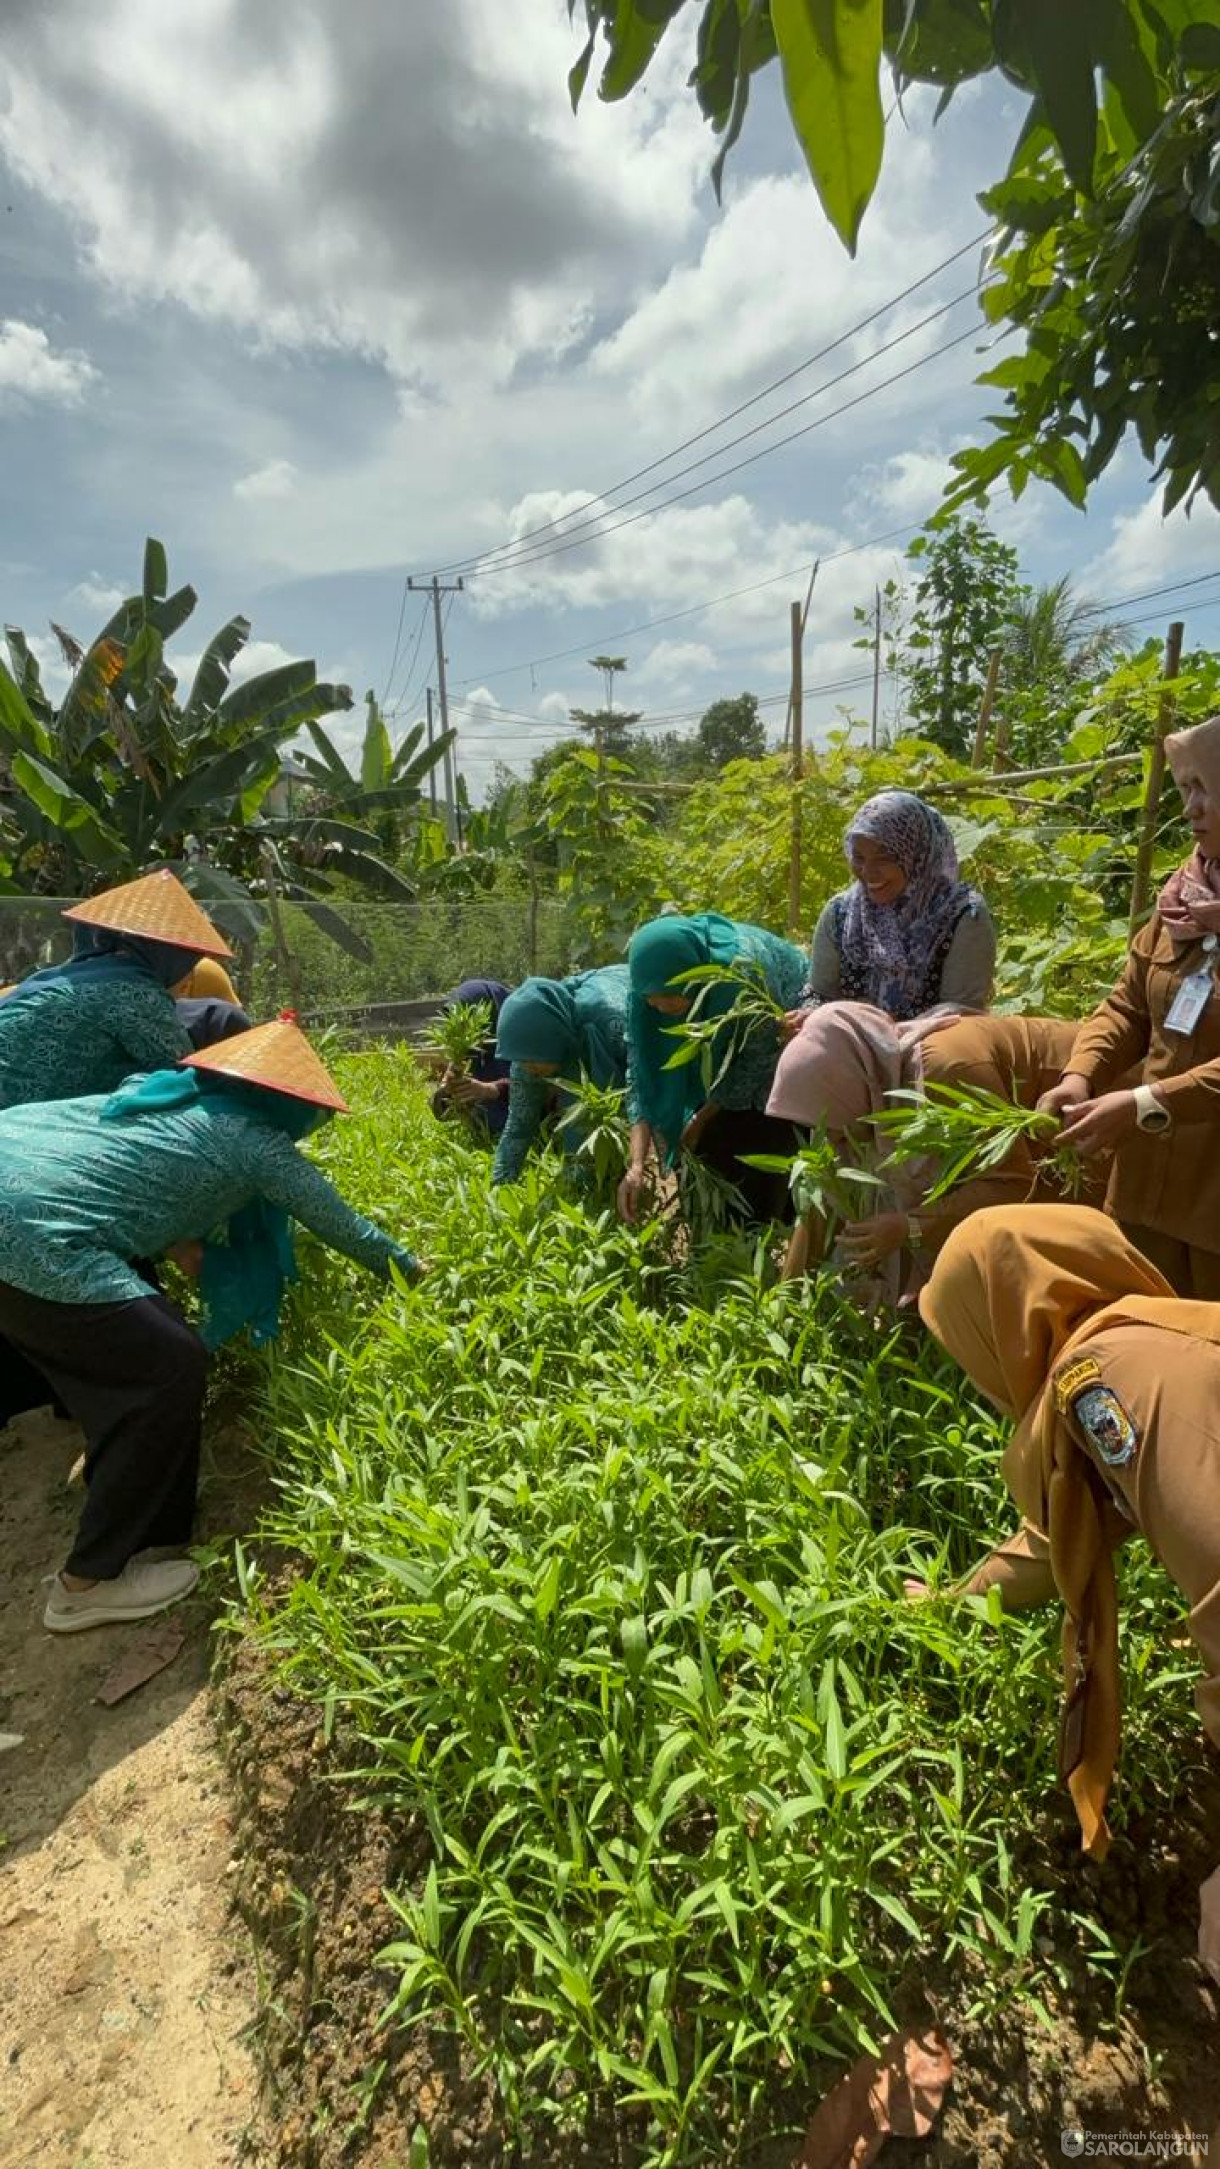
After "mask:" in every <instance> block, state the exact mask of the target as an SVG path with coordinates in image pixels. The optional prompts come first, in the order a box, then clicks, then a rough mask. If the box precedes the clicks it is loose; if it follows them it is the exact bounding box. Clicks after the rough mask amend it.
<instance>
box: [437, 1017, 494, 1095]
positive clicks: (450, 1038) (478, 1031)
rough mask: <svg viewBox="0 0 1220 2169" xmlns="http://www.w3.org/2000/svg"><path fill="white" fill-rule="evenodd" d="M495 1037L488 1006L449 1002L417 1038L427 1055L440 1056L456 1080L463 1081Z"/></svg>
mask: <svg viewBox="0 0 1220 2169" xmlns="http://www.w3.org/2000/svg"><path fill="white" fill-rule="evenodd" d="M493 1037H494V1034H493V1031H492V1013H491V1003H490V1002H451V1003H450V1005H449V1007H448V1008H447V1009H445V1010H442V1012H441V1014H440V1015H439V1016H438V1017H433V1018H432V1020H431V1022H430V1023H429V1024H428V1025H426V1026H425V1028H424V1030H423V1031H422V1032H421V1034H420V1045H421V1047H422V1048H423V1049H424V1051H425V1052H426V1053H428V1054H434V1055H443V1056H444V1059H445V1062H446V1065H447V1067H448V1069H449V1071H450V1072H451V1074H452V1075H453V1076H455V1077H464V1076H465V1075H466V1074H467V1072H468V1070H469V1069H470V1066H471V1063H472V1062H473V1061H474V1059H475V1056H476V1055H477V1054H478V1053H479V1052H480V1050H481V1049H482V1048H484V1047H486V1046H487V1044H488V1042H489V1041H490V1040H491V1039H492V1038H493Z"/></svg>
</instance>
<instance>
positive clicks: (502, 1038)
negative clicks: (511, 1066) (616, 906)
mask: <svg viewBox="0 0 1220 2169" xmlns="http://www.w3.org/2000/svg"><path fill="white" fill-rule="evenodd" d="M612 976H617V977H619V978H624V979H625V977H626V972H625V970H624V967H623V966H622V965H621V964H610V965H607V966H605V968H604V969H603V970H601V971H591V972H576V973H574V975H573V976H572V978H570V979H526V980H524V981H523V982H522V984H521V985H520V986H519V987H518V988H517V989H516V992H515V993H513V994H510V995H509V997H508V999H507V1001H506V1002H505V1004H504V1006H503V1008H502V1009H501V1011H500V1021H499V1024H498V1026H497V1029H496V1053H497V1055H498V1056H499V1057H500V1059H501V1061H503V1062H553V1063H554V1064H555V1066H556V1068H557V1069H558V1071H559V1074H560V1076H561V1077H570V1078H572V1079H575V1078H577V1077H578V1076H579V1075H580V1073H581V1071H582V1070H583V1071H585V1072H586V1073H587V1075H588V1076H590V1077H591V1078H592V1079H593V1082H594V1084H595V1085H621V1084H622V1082H623V1078H624V1074H625V1067H626V1064H625V1052H626V1050H625V1045H624V1042H623V1038H622V1028H621V1024H620V1027H619V1031H618V1032H617V1033H616V1032H615V1030H614V1017H613V1011H612V1009H611V1007H610V1005H609V1004H608V1003H607V1002H606V1001H605V1000H604V999H602V997H603V996H604V995H606V994H608V993H609V992H610V989H609V988H608V987H607V986H606V985H605V982H606V981H608V980H609V979H611V977H612ZM620 1000H621V996H620Z"/></svg>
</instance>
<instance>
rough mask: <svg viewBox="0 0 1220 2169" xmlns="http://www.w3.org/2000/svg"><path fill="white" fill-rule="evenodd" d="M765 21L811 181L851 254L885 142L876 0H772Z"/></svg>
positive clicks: (879, 2)
mask: <svg viewBox="0 0 1220 2169" xmlns="http://www.w3.org/2000/svg"><path fill="white" fill-rule="evenodd" d="M771 20H772V23H773V25H774V28H775V37H776V43H777V44H778V46H779V54H780V61H781V64H782V67H783V74H784V92H785V96H786V97H787V100H788V110H789V112H790V113H791V115H792V121H793V126H794V127H795V129H796V132H797V135H798V136H799V137H800V141H801V148H802V149H803V151H804V153H805V157H806V159H807V161H808V164H809V171H810V173H811V174H812V176H813V184H814V187H815V188H816V189H817V192H818V195H819V197H820V198H821V202H822V208H823V210H824V211H825V213H826V216H827V218H828V219H829V220H830V222H831V225H832V226H833V227H834V229H835V231H836V233H837V234H838V236H839V238H840V240H841V241H842V242H843V243H844V245H845V247H847V248H848V249H850V251H851V253H852V254H853V256H854V254H855V251H856V242H857V240H858V239H859V234H860V221H861V219H862V218H863V216H864V213H865V211H866V210H867V208H868V205H869V201H870V199H871V197H872V193H873V190H874V189H875V187H876V185H877V176H878V174H879V173H880V171H881V154H882V151H883V149H884V145H885V119H884V115H883V113H882V109H881V83H880V71H881V32H882V0H771Z"/></svg>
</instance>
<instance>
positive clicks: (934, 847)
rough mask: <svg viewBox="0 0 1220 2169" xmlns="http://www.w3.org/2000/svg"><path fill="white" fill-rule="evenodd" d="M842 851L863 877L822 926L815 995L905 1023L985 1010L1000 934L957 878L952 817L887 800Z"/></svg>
mask: <svg viewBox="0 0 1220 2169" xmlns="http://www.w3.org/2000/svg"><path fill="white" fill-rule="evenodd" d="M843 847H844V850H845V852H846V854H847V863H848V865H849V866H850V868H851V870H852V873H853V875H854V877H855V878H854V880H853V882H852V885H851V887H850V888H848V889H843V890H841V891H840V893H839V894H838V895H837V896H832V897H831V899H830V902H829V903H828V904H827V906H826V908H825V910H824V911H823V913H822V916H821V918H820V919H819V920H818V923H817V927H816V929H815V931H814V936H813V967H812V970H811V973H810V978H809V986H808V989H807V992H808V993H809V995H811V996H812V998H813V999H814V1000H815V1001H819V1002H832V1001H837V1000H839V999H840V998H841V997H845V998H846V999H847V1000H848V1001H853V1002H871V1003H873V1004H874V1005H875V1006H876V1007H877V1008H878V1009H884V1010H886V1011H887V1012H888V1014H889V1015H890V1016H891V1017H893V1018H894V1019H895V1020H896V1021H897V1022H898V1023H900V1024H902V1023H906V1022H908V1021H909V1020H910V1019H911V1018H912V1017H918V1016H921V1015H922V1014H923V1013H924V1011H925V1010H928V1009H934V1008H936V1007H937V1006H938V1005H939V1004H941V1003H945V1002H948V1003H952V1005H953V1007H954V1008H955V1009H964V1010H974V1009H986V1007H987V1004H988V1002H989V1001H990V999H991V980H992V973H993V971H994V969H995V953H996V931H995V925H994V922H993V920H992V917H991V913H990V912H989V911H988V909H987V906H986V904H985V903H984V902H983V899H982V897H981V896H980V895H979V893H978V890H977V889H972V888H970V887H969V886H968V884H967V883H966V882H964V881H962V880H960V879H959V877H958V869H957V851H956V848H955V846H954V842H953V836H952V832H951V831H950V828H949V824H948V822H947V821H946V820H945V819H944V817H943V815H941V814H939V813H937V811H936V809H935V807H933V806H929V805H927V804H926V803H925V801H924V800H923V799H922V798H917V797H916V796H915V794H914V792H913V791H879V792H878V794H877V796H876V797H875V798H870V799H869V800H868V801H867V803H866V804H865V805H863V806H862V807H861V808H860V811H859V813H857V814H856V816H855V818H854V819H853V821H852V822H851V825H850V827H849V828H848V830H847V834H846V835H845V837H844V839H843Z"/></svg>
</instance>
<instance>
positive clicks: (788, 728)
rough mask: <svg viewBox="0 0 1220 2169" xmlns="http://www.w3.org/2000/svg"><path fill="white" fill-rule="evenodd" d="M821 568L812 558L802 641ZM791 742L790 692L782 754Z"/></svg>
mask: <svg viewBox="0 0 1220 2169" xmlns="http://www.w3.org/2000/svg"><path fill="white" fill-rule="evenodd" d="M821 568H822V560H821V558H820V557H815V558H814V561H813V570H812V572H811V573H810V575H809V585H808V587H807V588H806V590H805V607H804V609H803V610H802V612H801V638H802V640H803V639H804V637H805V627H806V626H807V625H808V623H809V605H810V603H811V602H812V601H813V591H814V588H815V587H816V586H817V584H818V573H819V572H820V571H821ZM793 607H794V608H795V605H794V606H793ZM791 740H792V694H791V692H789V694H788V713H787V715H786V716H785V717H784V752H785V753H786V752H787V751H788V747H789V745H790V743H791Z"/></svg>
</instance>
